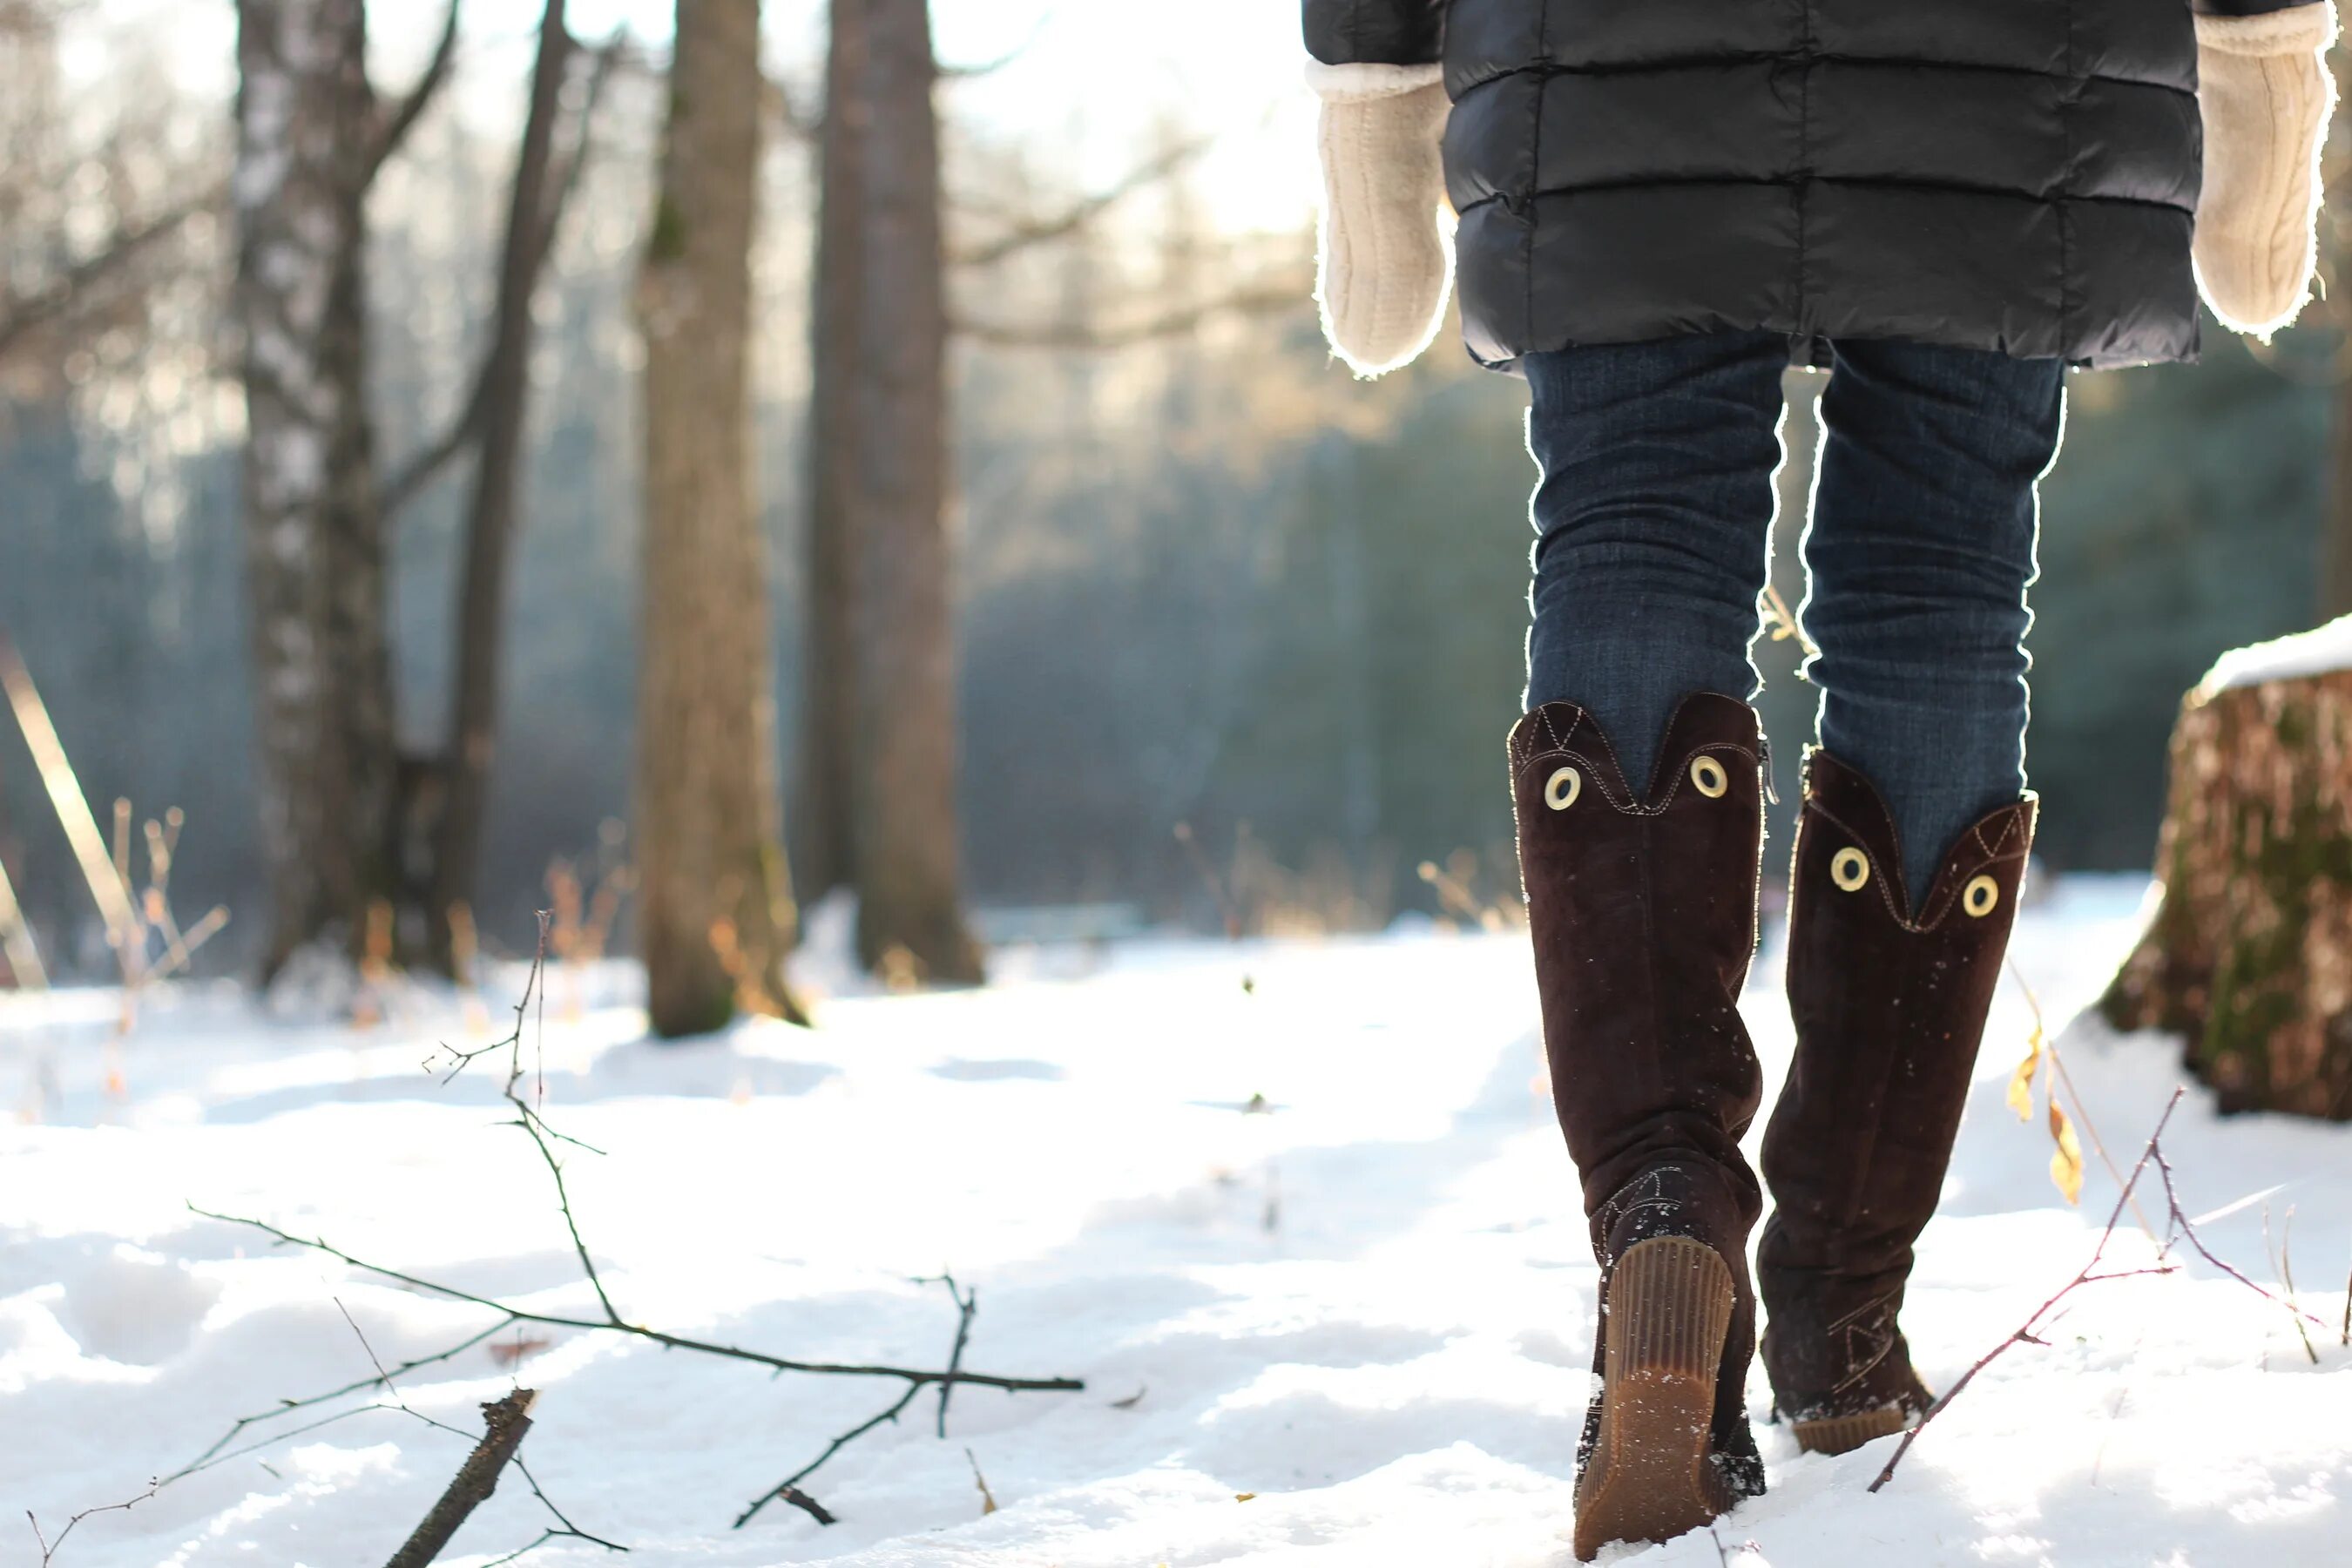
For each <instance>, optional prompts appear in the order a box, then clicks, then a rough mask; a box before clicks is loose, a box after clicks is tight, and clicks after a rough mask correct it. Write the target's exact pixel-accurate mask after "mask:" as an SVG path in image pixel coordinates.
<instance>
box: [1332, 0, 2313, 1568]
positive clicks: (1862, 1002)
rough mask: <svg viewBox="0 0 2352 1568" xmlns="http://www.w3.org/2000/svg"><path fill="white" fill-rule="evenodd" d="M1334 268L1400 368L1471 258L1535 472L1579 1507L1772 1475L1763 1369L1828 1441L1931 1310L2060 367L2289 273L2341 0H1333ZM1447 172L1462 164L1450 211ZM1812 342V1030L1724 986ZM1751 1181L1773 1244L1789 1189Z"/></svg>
mask: <svg viewBox="0 0 2352 1568" xmlns="http://www.w3.org/2000/svg"><path fill="white" fill-rule="evenodd" d="M1303 16H1304V26H1305V37H1306V44H1307V52H1308V54H1309V55H1310V57H1311V60H1310V63H1309V65H1308V67H1307V73H1308V79H1309V82H1310V84H1311V85H1312V86H1313V88H1314V89H1315V91H1316V92H1317V93H1318V96H1319V98H1320V100H1321V118H1320V128H1319V146H1320V153H1321V160H1322V167H1323V203H1322V212H1321V224H1320V231H1319V240H1320V245H1319V249H1320V267H1319V274H1318V300H1319V302H1320V305H1321V310H1322V318H1323V324H1324V329H1325V332H1326V335H1327V336H1328V339H1329V341H1330V342H1331V344H1332V346H1333V348H1334V349H1335V350H1336V351H1337V352H1338V353H1339V356H1340V358H1341V359H1343V360H1344V361H1345V362H1346V363H1348V364H1349V366H1350V367H1351V368H1353V369H1354V370H1355V371H1357V372H1358V373H1359V374H1363V375H1376V374H1381V373H1382V372H1385V371H1388V370H1391V369H1394V368H1396V367H1397V366H1399V365H1402V364H1404V363H1408V362H1410V361H1411V360H1412V359H1413V358H1414V357H1415V356H1417V355H1418V354H1419V353H1421V352H1422V350H1423V348H1425V347H1426V346H1427V344H1428V342H1429V341H1430V340H1431V338H1432V337H1433V335H1434V333H1435V331H1436V330H1437V327H1438V323H1439V321H1440V320H1441V319H1442V316H1443V314H1444V306H1445V301H1446V298H1447V294H1448V291H1449V288H1450V287H1452V286H1453V284H1454V282H1455V281H1456V280H1457V279H1458V285H1459V293H1460V306H1461V318H1462V328H1463V333H1464V336H1465V340H1466V342H1467V344H1468V348H1469V352H1470V353H1471V355H1472V357H1473V358H1474V359H1475V360H1476V361H1477V362H1478V363H1482V364H1485V365H1488V366H1491V367H1493V368H1495V369H1496V370H1502V371H1507V372H1510V373H1512V374H1518V375H1521V376H1524V377H1525V378H1526V380H1527V383H1528V393H1529V398H1530V408H1529V412H1528V447H1529V450H1530V451H1531V453H1532V454H1533V455H1534V457H1535V459H1536V463H1537V467H1538V472H1539V479H1538V484H1537V487H1536V490H1535V494H1534V500H1533V503H1532V515H1533V521H1534V524H1535V531H1536V542H1535V547H1534V553H1533V567H1534V571H1533V584H1532V586H1531V589H1530V592H1529V603H1530V605H1531V608H1532V610H1533V621H1532V625H1531V626H1530V628H1529V631H1528V641H1527V661H1528V685H1527V690H1526V693H1525V697H1524V702H1523V707H1524V709H1525V712H1524V715H1523V716H1522V717H1521V718H1520V720H1519V721H1518V723H1517V726H1516V727H1515V728H1514V729H1513V730H1512V731H1511V733H1510V736H1509V739H1508V747H1507V753H1508V760H1509V767H1510V776H1511V783H1512V790H1513V796H1512V798H1513V805H1514V807H1515V809H1516V812H1517V825H1518V827H1517V834H1518V847H1519V863H1520V870H1521V878H1522V884H1523V887H1524V890H1525V892H1526V896H1527V903H1528V924H1529V928H1530V931H1531V933H1532V940H1533V943H1534V948H1535V961H1536V975H1537V984H1538V993H1539V999H1540V1007H1541V1014H1542V1019H1543V1037H1544V1046H1545V1050H1546V1054H1547V1056H1548V1057H1549V1061H1550V1067H1551V1083H1552V1093H1553V1097H1554V1100H1555V1101H1556V1104H1557V1108H1558V1110H1559V1123H1560V1127H1561V1130H1562V1131H1563V1132H1564V1133H1565V1135H1566V1139H1567V1143H1568V1149H1569V1152H1570V1156H1571V1157H1572V1159H1573V1161H1574V1163H1575V1165H1576V1169H1577V1172H1578V1174H1579V1177H1580V1184H1581V1194H1582V1199H1583V1205H1584V1212H1585V1215H1586V1216H1587V1219H1588V1221H1589V1225H1590V1229H1591V1241H1592V1247H1593V1250H1594V1254H1595V1256H1596V1258H1598V1260H1599V1262H1600V1264H1601V1300H1600V1311H1599V1319H1598V1321H1599V1324H1600V1327H1599V1329H1598V1331H1597V1333H1596V1336H1595V1338H1596V1343H1595V1345H1594V1350H1593V1370H1594V1373H1595V1375H1596V1387H1595V1393H1594V1396H1593V1399H1592V1402H1591V1407H1590V1409H1589V1411H1588V1413H1587V1416H1586V1420H1585V1423H1584V1429H1583V1432H1582V1435H1581V1437H1580V1441H1579V1443H1578V1445H1577V1449H1576V1472H1577V1481H1576V1492H1575V1500H1576V1519H1575V1548H1576V1552H1577V1554H1578V1555H1579V1557H1580V1558H1584V1559H1590V1558H1591V1556H1592V1555H1593V1554H1594V1553H1595V1552H1598V1551H1599V1549H1600V1548H1601V1545H1602V1544H1604V1543H1605V1542H1611V1541H1619V1540H1627V1541H1646V1540H1664V1539H1666V1538H1668V1537H1670V1536H1672V1535H1675V1534H1677V1533H1679V1532H1681V1531H1686V1530H1690V1529H1693V1528H1696V1527H1697V1526H1699V1525H1701V1524H1703V1523H1705V1522H1706V1521H1707V1520H1709V1519H1711V1518H1713V1517H1714V1516H1715V1515H1717V1514H1718V1513H1721V1512H1723V1511H1725V1510H1728V1509H1729V1508H1731V1507H1733V1506H1734V1505H1735V1504H1736V1503H1737V1502H1738V1500H1740V1499H1741V1498H1743V1497H1748V1496H1752V1495H1755V1494H1757V1493H1759V1492H1761V1491H1762V1490H1763V1489H1764V1486H1765V1474H1764V1467H1763V1464H1762V1462H1761V1460H1760V1459H1759V1456H1758V1451H1757V1447H1756V1443H1755V1438H1754V1436H1753V1434H1752V1432H1751V1431H1750V1428H1749V1425H1748V1404H1747V1377H1748V1365H1749V1362H1750V1359H1751V1357H1752V1356H1753V1355H1754V1353H1755V1352H1756V1348H1757V1341H1756V1319H1757V1315H1758V1297H1759V1295H1760V1297H1761V1304H1762V1315H1763V1318H1764V1326H1763V1334H1762V1342H1761V1355H1762V1360H1763V1363H1764V1371H1765V1373H1766V1376H1767V1377H1768V1379H1769V1382H1770V1384H1771V1390H1772V1404H1773V1409H1774V1413H1775V1415H1776V1416H1777V1417H1778V1418H1779V1419H1781V1420H1785V1421H1787V1422H1789V1423H1790V1426H1791V1429H1792V1431H1793V1433H1794V1436H1795V1439H1796V1442H1797V1444H1798V1447H1800V1448H1801V1449H1806V1450H1813V1451H1820V1452H1829V1453H1835V1452H1840V1451H1843V1450H1845V1449H1848V1448H1851V1447H1855V1446H1858V1445H1860V1444H1862V1443H1864V1442H1867V1441H1869V1440H1871V1439H1873V1438H1874V1437H1877V1436H1883V1435H1885V1434H1888V1433H1891V1432H1895V1431H1897V1430H1899V1429H1901V1428H1902V1427H1903V1426H1906V1425H1907V1424H1909V1423H1910V1422H1912V1421H1915V1420H1916V1418H1917V1416H1918V1415H1919V1413H1920V1412H1921V1411H1922V1410H1924V1409H1925V1408H1926V1406H1927V1404H1928V1402H1929V1393H1928V1390H1927V1386H1926V1385H1925V1384H1923V1383H1922V1381H1921V1380H1920V1378H1919V1376H1918V1374H1917V1373H1916V1370H1915V1369H1914V1367H1913V1365H1912V1363H1911V1358H1910V1353H1909V1349H1908V1346H1907V1345H1906V1342H1905V1340H1904V1337H1903V1333H1902V1330H1901V1327H1900V1324H1899V1312H1900V1310H1901V1307H1902V1304H1903V1295H1904V1288H1905V1283H1906V1279H1907V1278H1908V1276H1909V1273H1910V1269H1911V1263H1912V1252H1913V1247H1914V1244H1915V1243H1916V1239H1917V1237H1918V1236H1919V1233H1920V1231H1921V1229H1922V1227H1924V1226H1925V1225H1926V1224H1927V1219H1928V1218H1929V1216H1930V1215H1932V1213H1933V1212H1934V1209H1935V1206H1936V1201H1937V1193H1938V1191H1939V1190H1940V1188H1941V1186H1942V1183H1943V1177H1944V1171H1945V1166H1946V1164H1947V1163H1948V1160H1949V1158H1950V1154H1951V1148H1952V1141H1953V1138H1954V1136H1955V1133H1956V1131H1957V1128H1958V1121H1959V1115H1960V1108H1961V1103H1962V1100H1963V1098H1964V1096H1965V1093H1966V1090H1967V1086H1968V1083H1969V1076H1970V1071H1969V1069H1970V1066H1971V1064H1972V1062H1973V1060H1974V1058H1975V1055H1976V1051H1977V1047H1978V1045H1979V1041H1980V1038H1981V1036H1982V1033H1983V1029H1984V1023H1985V1016H1986V1013H1987V1010H1988V1008H1989V1007H1990V1002H1991V997H1992V994H1993V990H1994V986H1995V983H1996V981H1997V979H1998V977H1999V973H2000V964H2001V958H2002V953H2003V950H2004V948H2005V946H2006V943H2007V941H2008V937H2009V931H2010V923H2011V920H2012V918H2013V917H2014V915H2015V912H2016V909H2017V902H2018V893H2019V888H2020V883H2021V879H2022V878H2023V876H2024V874H2025V867H2026V860H2027V856H2028V853H2029V850H2030V847H2031V845H2032V837H2033V826H2034V816H2035V810H2036V805H2037V801H2036V797H2035V796H2034V795H2033V794H2032V792H2031V791H2029V790H2028V789H2027V787H2026V784H2025V777H2024V770H2023V755H2024V752H2023V738H2024V731H2025V721H2026V696H2027V693H2026V685H2025V672H2026V668H2027V660H2026V656H2025V653H2024V650H2023V638H2024V636H2025V633H2026V629H2027V627H2028V626H2029V625H2030V623H2031V618H2032V617H2031V615H2030V613H2029V611H2028V609H2027V607H2026V590H2027V587H2028V585H2029V584H2031V582H2032V578H2033V575H2034V570H2035V568H2034V539H2035V530H2036V526H2037V501H2036V485H2037V482H2038V480H2039V479H2040V478H2041V476H2042V474H2043V473H2045V472H2046V471H2047V470H2048V469H2049V468H2050V466H2051V464H2052V463H2053V461H2054V460H2055V458H2056V456H2057V452H2058V447H2059V443H2060V437H2061V433H2062V430H2063V410H2064V387H2063V382H2064V374H2065V372H2066V371H2067V370H2068V369H2069V368H2070V367H2074V368H2104V367H2109V366H2118V365H2126V364H2140V363H2162V362H2168V361H2186V360H2190V359H2193V358H2194V357H2195V355H2196V353H2197V348H2198V332H2199V319H2198V309H2197V305H2198V298H2199V294H2200V289H2201V292H2202V295H2203V298H2204V300H2205V302H2206V304H2207V305H2208V306H2209V307H2210V309H2211V310H2212V313H2213V314H2214V316H2215V317H2216V318H2218V319H2219V320H2220V321H2222V322H2223V323H2224V324H2225V325H2227V326H2230V327H2231V328H2234V329H2236V330H2238V331H2245V332H2250V333H2253V334H2256V335H2264V334H2267V333H2268V332H2270V331H2273V330H2274V329H2276V328H2277V327H2279V326H2282V325H2284V323H2285V322H2287V321H2290V320H2292V319H2293V318H2294V314H2295V312H2296V310H2298V309H2299V308H2300V306H2301V304H2302V301H2303V300H2304V297H2305V293H2306V292H2307V290H2308V287H2309V280H2310V278H2311V275H2312V268H2313V255H2314V247H2315V239H2314V235H2315V222H2316V215H2317V206H2318V202H2319V184H2318V180H2317V162H2318V149H2319V143H2320V141H2321V138H2322V135H2323V133H2324V132H2325V129H2326V123H2327V119H2328V114H2329V111H2330V109H2331V108H2332V105H2333V101H2334V89H2333V85H2332V79H2331V78H2330V76H2329V73H2328V71H2327V68H2326V65H2325V64H2324V62H2323V58H2322V57H2323V54H2324V52H2325V51H2326V48H2327V47H2328V46H2329V44H2330V43H2331V41H2332V40H2333V38H2334V37H2335V34H2336V13H2335V10H2334V8H2333V6H2332V5H2331V4H2329V3H2328V0H2285V3H2282V0H2193V3H2191V0H2070V3H2068V4H2065V5H2054V4H2048V5H2045V4H2007V3H2004V4H1998V5H1987V4H1985V3H1984V0H1793V3H1791V4H1788V5H1723V4H1720V3H1719V0H1643V3H1642V4H1640V5H1625V4H1622V3H1614V0H1304V5H1303ZM1442 208H1450V215H1451V216H1446V215H1445V214H1444V213H1443V212H1442V211H1441V209H1442ZM1792 360H1793V361H1794V362H1795V363H1803V364H1810V365H1812V366H1815V367H1819V368H1822V369H1826V370H1828V371H1830V373H1831V375H1830V381H1829V384H1828V386H1827V389H1826V390H1825V392H1824V393H1823V395H1822V424H1823V426H1824V429H1823V435H1822V447H1821V451H1820V456H1819V468H1818V484H1817V488H1816V489H1815V492H1814V496H1813V500H1812V510H1811V517H1810V519H1809V521H1808V526H1807V528H1806V531H1805V533H1804V539H1803V545H1802V553H1803V558H1804V563H1805V568H1806V574H1807V584H1808V586H1807V592H1806V595H1805V597H1804V601H1803V605H1802V606H1801V621H1802V624H1803V626H1804V628H1805V631H1806V634H1807V639H1808V644H1809V647H1811V649H1812V650H1813V651H1811V653H1810V654H1809V657H1808V658H1807V662H1806V673H1807V675H1808V677H1809V679H1811V681H1812V682H1813V683H1814V684H1815V685H1817V686H1818V687H1820V689H1821V699H1820V704H1819V710H1818V713H1817V716H1816V729H1815V734H1814V736H1813V742H1814V743H1813V744H1812V745H1811V747H1810V748H1809V749H1808V753H1807V757H1806V763H1805V770H1804V776H1805V796H1804V802H1803V809H1802V812H1801V820H1800V826H1799V828H1798V831H1797V836H1796V842H1795V847H1794V853H1793V858H1792V863H1791V866H1790V873H1789V875H1790V915H1789V921H1790V929H1789V962H1788V989H1789V1001H1790V1009H1791V1012H1792V1015H1793V1016H1794V1019H1795V1024H1796V1031H1797V1044H1796V1053H1795V1058H1794V1060H1793V1063H1792V1065H1791V1067H1790V1075H1789V1079H1788V1082H1787V1084H1786V1085H1785V1087H1784V1088H1783V1089H1782V1090H1781V1093H1780V1100H1779V1101H1778V1103H1777V1106H1776V1108H1775V1110H1774V1113H1773V1116H1772V1119H1771V1123H1770V1125H1769V1127H1768V1128H1767V1129H1766V1131H1765V1133H1764V1137H1763V1141H1762V1161H1761V1164H1762V1173H1763V1182H1762V1184H1761V1185H1760V1186H1759V1181H1758V1177H1757V1173H1756V1172H1755V1170H1754V1169H1752V1168H1751V1167H1750V1165H1749V1164H1748V1161H1747V1158H1746V1156H1745V1155H1744V1154H1743V1152H1742V1150H1741V1142H1742V1138H1743V1135H1744V1134H1745V1133H1746V1131H1748V1124H1749V1122H1750V1121H1751V1120H1752V1118H1753V1117H1754V1116H1755V1114H1756V1111H1757V1108H1758V1106H1759V1101H1760V1099H1761V1089H1762V1085H1761V1077H1760V1073H1759V1068H1758V1064H1757V1059H1756V1056H1755V1053H1754V1051H1753V1049H1752V1048H1751V1047H1750V1044H1749V1040H1748V1034H1747V1031H1746V1029H1745V1027H1744V1026H1743V1025H1742V1024H1741V1022H1740V1017H1739V1014H1738V1007H1737V1003H1738V996H1739V994H1740V991H1741V989H1742V987H1743V985H1744V984H1745V983H1746V979H1747V974H1748V963H1749V959H1750V956H1751V954H1752V952H1753V951H1754V948H1755V944H1756V939H1757V889H1758V883H1759V877H1760V875H1761V868H1762V845H1763V820H1764V819H1763V804H1764V803H1763V795H1764V789H1765V784H1764V780H1765V777H1766V774H1767V769H1768V761H1769V757H1768V752H1767V743H1766V741H1765V738H1764V736H1763V734H1762V731H1761V729H1760V725H1759V720H1758V717H1757V714H1756V711H1755V710H1754V709H1753V708H1752V707H1751V706H1750V699H1751V698H1752V697H1753V695H1754V694H1755V691H1756V689H1757V686H1758V679H1759V678H1758V676H1757V673H1756V670H1755V668H1754V666H1753V664H1752V663H1751V662H1750V660H1749V658H1748V648H1749V645H1750V644H1751V643H1752V641H1753V640H1754V638H1755V637H1756V636H1757V633H1758V629H1759V612H1758V595H1759V590H1760V589H1761V587H1762V586H1763V584H1764V583H1765V580H1766V570H1767V561H1766V554H1767V551H1768V550H1769V535H1770V528H1771V522H1772V510H1773V487H1772V475H1773V472H1774V469H1775V468H1776V467H1777V465H1778V464H1779V461H1780V440H1779V425H1780V416H1781V406H1780V374H1781V371H1782V369H1783V368H1784V367H1785V366H1786V365H1787V364H1788V363H1790V362H1791V361H1792ZM1766 1187H1769V1190H1770V1192H1771V1194H1772V1198H1773V1204H1774V1207H1773V1211H1772V1215H1771V1218H1770V1220H1769V1222H1768V1223H1767V1224H1766V1225H1765V1226H1764V1228H1763V1234H1762V1237H1761V1238H1760V1242H1759V1246H1758V1247H1757V1250H1756V1258H1755V1268H1754V1271H1753V1287H1752V1288H1751V1273H1750V1268H1749V1263H1748V1238H1749V1235H1750V1232H1751V1230H1752V1229H1753V1227H1754V1226H1755V1225H1756V1223H1757V1220H1758V1218H1759V1215H1760V1213H1761V1211H1762V1208H1763V1190H1762V1189H1763V1188H1766Z"/></svg>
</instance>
